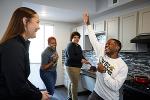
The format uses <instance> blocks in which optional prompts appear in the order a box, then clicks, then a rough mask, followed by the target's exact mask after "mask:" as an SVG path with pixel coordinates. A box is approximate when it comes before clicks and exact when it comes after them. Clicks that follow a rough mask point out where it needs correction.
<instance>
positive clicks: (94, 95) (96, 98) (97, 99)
mask: <svg viewBox="0 0 150 100" xmlns="http://www.w3.org/2000/svg"><path fill="white" fill-rule="evenodd" d="M88 100H104V99H103V98H101V97H100V96H99V95H98V94H97V93H96V92H95V91H93V92H92V93H91V94H90V96H89V97H88Z"/></svg>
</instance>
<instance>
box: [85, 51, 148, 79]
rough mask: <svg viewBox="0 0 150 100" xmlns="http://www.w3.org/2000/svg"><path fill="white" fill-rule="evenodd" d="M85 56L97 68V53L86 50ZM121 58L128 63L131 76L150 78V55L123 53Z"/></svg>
mask: <svg viewBox="0 0 150 100" xmlns="http://www.w3.org/2000/svg"><path fill="white" fill-rule="evenodd" d="M84 55H85V57H86V59H88V60H89V61H90V62H91V63H92V65H94V66H96V65H97V63H98V59H97V57H96V55H95V52H94V51H92V50H85V51H84ZM120 57H121V58H122V59H123V60H124V61H125V62H126V64H127V65H128V67H129V74H130V75H134V74H142V75H148V76H150V53H143V52H121V53H120Z"/></svg>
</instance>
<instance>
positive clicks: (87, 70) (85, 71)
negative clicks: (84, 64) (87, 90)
mask: <svg viewBox="0 0 150 100" xmlns="http://www.w3.org/2000/svg"><path fill="white" fill-rule="evenodd" d="M81 74H82V75H87V76H89V77H92V78H95V79H96V72H93V71H90V70H89V69H81Z"/></svg>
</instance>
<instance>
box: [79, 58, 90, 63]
mask: <svg viewBox="0 0 150 100" xmlns="http://www.w3.org/2000/svg"><path fill="white" fill-rule="evenodd" d="M81 63H84V64H90V62H88V61H87V60H85V59H82V60H81Z"/></svg>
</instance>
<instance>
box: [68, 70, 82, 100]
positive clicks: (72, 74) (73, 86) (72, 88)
mask: <svg viewBox="0 0 150 100" xmlns="http://www.w3.org/2000/svg"><path fill="white" fill-rule="evenodd" d="M80 70H81V69H80V68H77V67H66V71H67V74H68V77H69V80H70V85H69V90H68V96H69V97H70V98H72V100H78V95H77V94H78V93H77V90H78V81H79V78H80Z"/></svg>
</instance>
